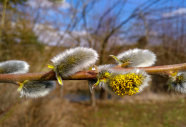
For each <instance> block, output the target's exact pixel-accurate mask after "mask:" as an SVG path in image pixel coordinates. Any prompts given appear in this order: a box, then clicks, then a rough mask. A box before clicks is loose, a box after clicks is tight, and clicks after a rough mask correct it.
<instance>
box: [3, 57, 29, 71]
mask: <svg viewBox="0 0 186 127" xmlns="http://www.w3.org/2000/svg"><path fill="white" fill-rule="evenodd" d="M28 71H29V64H28V63H27V62H25V61H21V60H8V61H5V62H0V73H3V74H23V73H27V72H28Z"/></svg>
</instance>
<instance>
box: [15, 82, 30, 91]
mask: <svg viewBox="0 0 186 127" xmlns="http://www.w3.org/2000/svg"><path fill="white" fill-rule="evenodd" d="M27 82H28V80H25V81H24V82H23V83H21V82H18V84H19V87H18V89H17V91H19V92H20V91H21V90H22V89H23V86H24V84H25V83H27Z"/></svg>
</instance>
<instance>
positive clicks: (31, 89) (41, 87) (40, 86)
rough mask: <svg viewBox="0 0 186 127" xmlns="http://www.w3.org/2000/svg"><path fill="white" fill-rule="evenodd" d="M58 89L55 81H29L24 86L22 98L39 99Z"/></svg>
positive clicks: (21, 91)
mask: <svg viewBox="0 0 186 127" xmlns="http://www.w3.org/2000/svg"><path fill="white" fill-rule="evenodd" d="M55 87H56V83H55V82H54V81H28V82H26V83H24V84H23V87H22V89H21V90H20V91H19V90H18V92H20V94H21V97H27V98H38V97H43V96H46V95H47V94H49V93H50V92H51V91H52V90H53V89H54V88H55Z"/></svg>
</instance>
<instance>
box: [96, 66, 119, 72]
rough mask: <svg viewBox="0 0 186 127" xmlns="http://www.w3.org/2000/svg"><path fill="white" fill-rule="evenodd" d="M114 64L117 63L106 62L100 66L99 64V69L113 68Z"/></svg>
mask: <svg viewBox="0 0 186 127" xmlns="http://www.w3.org/2000/svg"><path fill="white" fill-rule="evenodd" d="M114 66H116V64H104V65H99V66H98V71H102V70H107V69H111V68H113V67H114Z"/></svg>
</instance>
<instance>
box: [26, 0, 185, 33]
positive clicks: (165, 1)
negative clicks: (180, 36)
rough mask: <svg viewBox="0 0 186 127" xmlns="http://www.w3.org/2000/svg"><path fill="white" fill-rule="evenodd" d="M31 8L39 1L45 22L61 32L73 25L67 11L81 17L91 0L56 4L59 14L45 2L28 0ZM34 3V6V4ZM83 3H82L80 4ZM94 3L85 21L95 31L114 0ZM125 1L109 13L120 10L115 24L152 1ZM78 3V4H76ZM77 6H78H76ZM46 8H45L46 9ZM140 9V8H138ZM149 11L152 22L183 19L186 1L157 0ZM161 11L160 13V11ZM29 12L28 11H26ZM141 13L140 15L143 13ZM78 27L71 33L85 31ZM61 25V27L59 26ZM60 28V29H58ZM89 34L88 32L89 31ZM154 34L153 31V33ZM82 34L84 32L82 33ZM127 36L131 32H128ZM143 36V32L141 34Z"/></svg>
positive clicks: (131, 22)
mask: <svg viewBox="0 0 186 127" xmlns="http://www.w3.org/2000/svg"><path fill="white" fill-rule="evenodd" d="M30 1H31V3H32V4H31V6H38V5H41V4H38V3H37V2H38V1H41V3H42V4H43V6H45V7H44V8H45V11H47V13H44V16H43V17H44V18H45V20H48V21H49V22H53V25H54V27H57V28H59V29H60V30H61V31H64V30H65V29H66V27H67V24H71V25H72V24H73V21H72V15H69V13H68V12H69V11H70V10H72V8H75V9H77V10H78V17H81V11H82V3H83V2H88V1H91V0H66V1H65V4H57V6H55V7H56V8H59V10H60V13H58V12H57V11H55V10H53V9H54V8H50V6H51V4H50V3H47V2H46V1H47V0H30ZM34 1H35V2H36V4H34ZM82 1H83V2H82ZM94 1H96V3H95V5H94V7H93V8H91V10H90V12H87V16H86V20H87V26H88V27H89V28H93V29H95V28H96V27H97V22H98V19H99V18H100V16H101V15H102V14H103V13H104V12H105V11H106V10H107V9H108V8H109V7H111V6H113V5H114V4H115V2H116V0H94ZM124 1H125V0H119V2H120V3H121V4H117V6H115V7H114V9H113V10H112V11H111V12H110V14H109V15H111V16H115V15H117V14H118V11H120V10H121V9H122V12H121V13H120V15H119V17H118V18H117V23H116V24H119V23H120V22H121V21H123V20H125V19H126V18H128V16H130V15H131V13H132V12H133V11H134V9H136V7H138V6H140V5H143V6H144V7H146V6H147V5H148V4H147V3H148V2H149V1H150V2H152V1H154V0H127V2H126V4H125V5H123V4H122V3H123V2H124ZM78 3H79V4H78ZM77 4H78V5H77ZM46 6H47V7H46ZM140 7H142V6H140ZM142 8H143V7H142ZM33 9H34V8H33ZM149 9H150V10H151V13H150V14H148V15H147V18H148V19H152V20H156V19H157V20H158V19H168V18H172V17H175V16H177V15H181V16H183V17H185V15H186V0H159V2H157V3H156V4H154V5H153V6H152V7H151V8H148V10H143V12H145V11H149ZM160 10H161V11H160ZM28 11H30V10H28ZM143 12H142V13H143ZM134 21H135V19H134V20H130V21H129V22H128V23H127V24H125V25H124V26H123V27H122V28H123V29H125V30H126V29H128V28H130V27H131V25H133V23H134ZM77 22H78V25H77V26H76V27H75V28H74V29H71V31H75V32H76V33H77V32H78V31H79V32H80V33H81V32H82V31H85V28H84V27H82V24H83V22H82V20H80V21H79V20H78V21H77ZM60 23H62V25H59V24H60ZM59 26H60V27H59ZM130 31H133V32H134V31H135V29H130ZM89 32H90V31H89ZM153 32H155V31H153ZM158 32H159V31H158ZM82 33H84V32H82ZM128 33H129V34H130V33H132V32H128ZM141 33H142V34H143V32H141Z"/></svg>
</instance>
